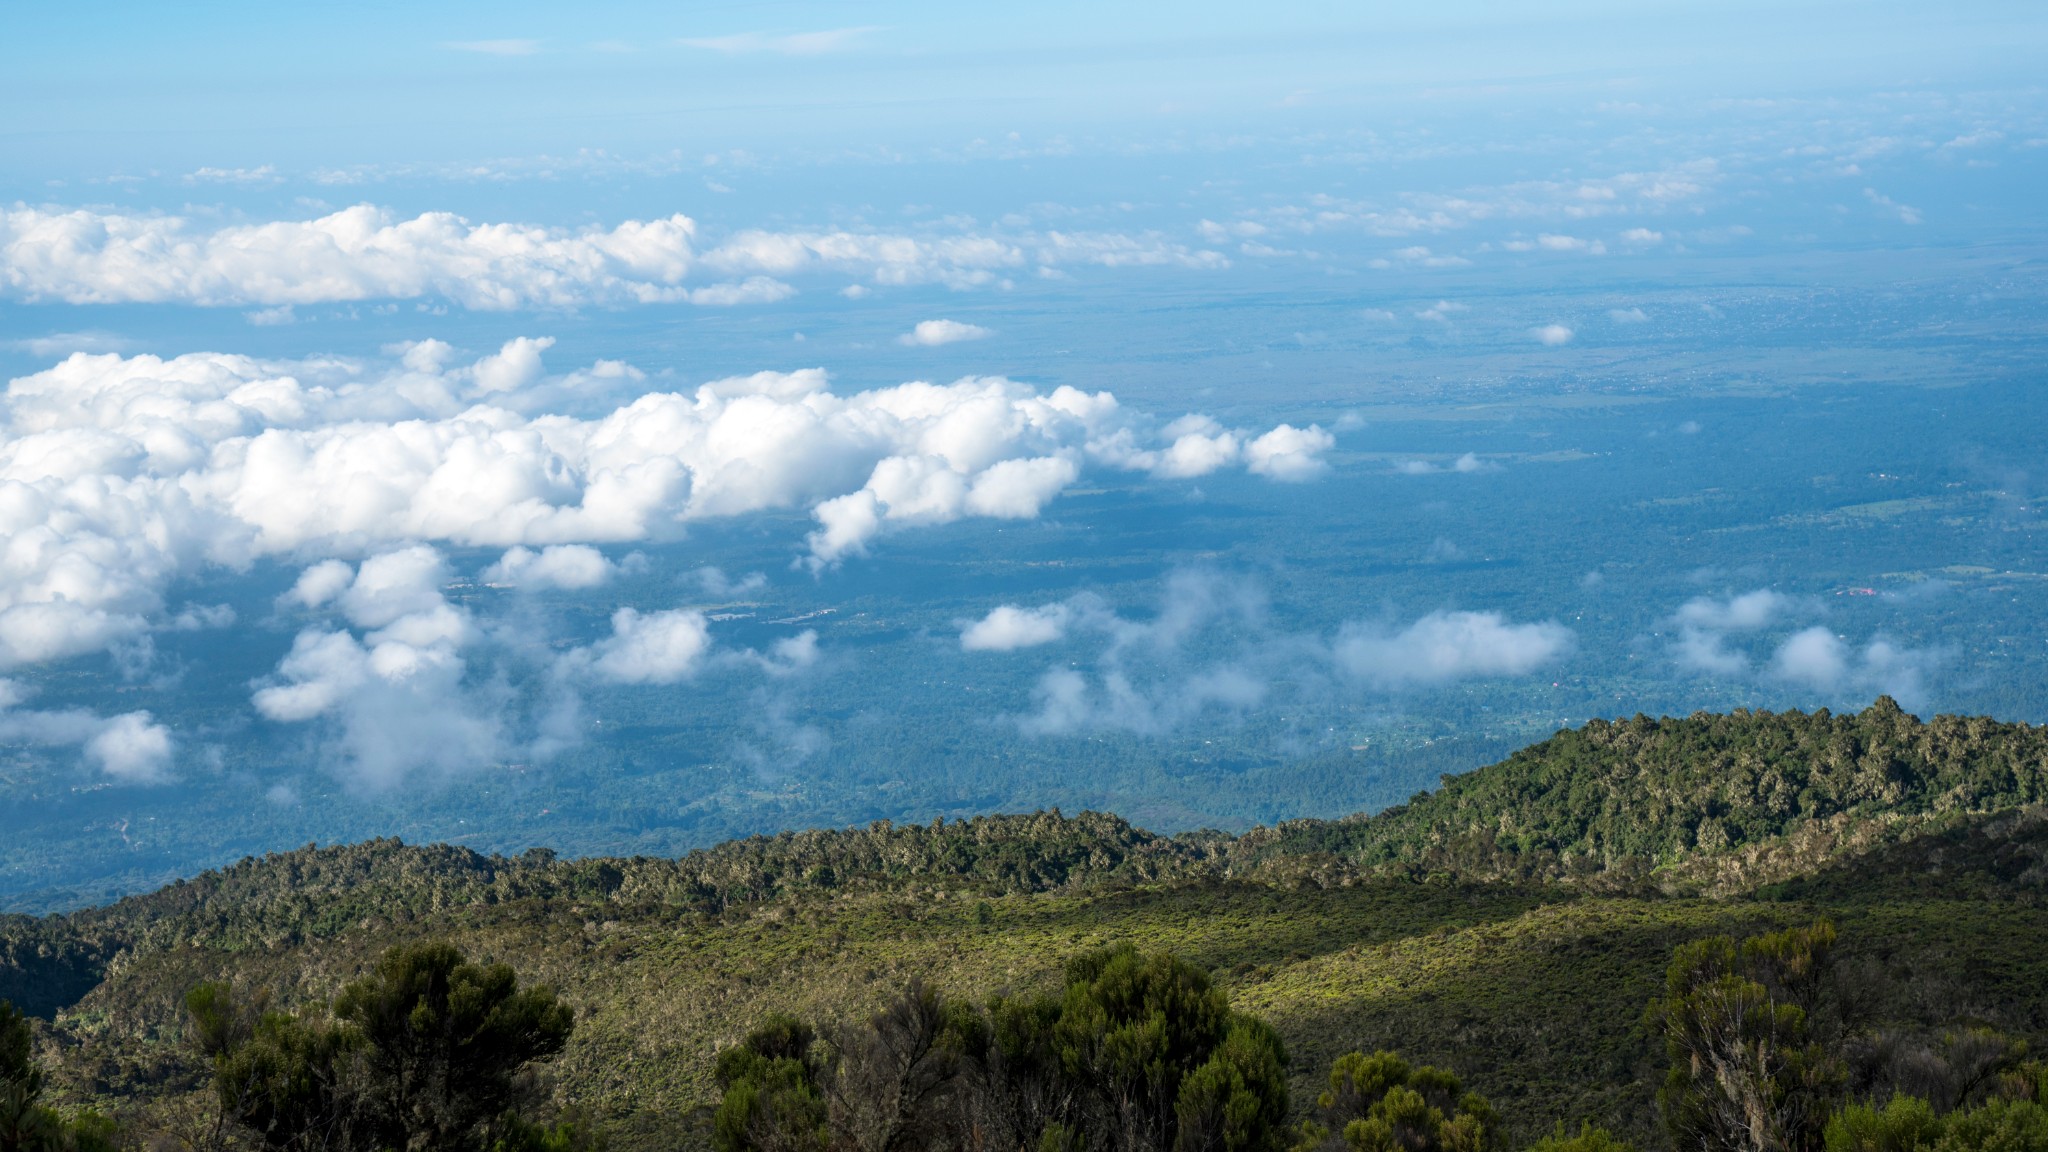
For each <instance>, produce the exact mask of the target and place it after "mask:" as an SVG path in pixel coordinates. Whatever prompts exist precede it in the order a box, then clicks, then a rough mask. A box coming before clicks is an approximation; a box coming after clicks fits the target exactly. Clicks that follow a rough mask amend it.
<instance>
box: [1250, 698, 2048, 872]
mask: <svg viewBox="0 0 2048 1152" xmlns="http://www.w3.org/2000/svg"><path fill="white" fill-rule="evenodd" d="M2043 800H2048V729H2044V728H2040V727H2030V726H2028V725H2025V724H2000V723H1998V722H1996V721H1993V720H1988V719H1985V718H1983V717H1969V718H1965V717H1961V716H1937V717H1935V718H1934V719H1933V720H1931V721H1928V722H1926V723H1922V722H1920V721H1919V720H1918V719H1916V718H1915V717H1913V716H1912V715H1911V714H1909V713H1907V712H1904V711H1902V710H1901V709H1900V708H1899V706H1898V705H1897V704H1896V703H1894V702H1893V701H1892V700H1891V699H1890V698H1889V697H1881V698H1880V699H1879V700H1878V701H1877V703H1876V704H1874V705H1872V706H1871V707H1870V708H1868V709H1866V710H1865V711H1863V712H1861V713H1858V714H1854V715H1834V714H1831V713H1829V712H1827V711H1825V710H1822V711H1819V712H1815V713H1813V714H1811V715H1808V714H1805V713H1800V712H1782V713H1770V712H1749V711H1736V712H1733V713H1729V714H1726V715H1713V714H1707V713H1700V714H1697V715H1694V716H1690V717H1687V718H1685V719H1668V718H1667V719H1662V720H1652V719H1650V718H1648V717H1644V716H1637V717H1635V718H1634V719H1632V720H1623V721H1618V722H1609V721H1605V720H1591V721H1588V722H1587V723H1586V725H1585V727H1583V728H1578V729H1567V730H1565V731H1562V732H1559V733H1558V734H1557V735H1555V736H1553V737H1551V738H1550V739H1548V740H1546V741H1544V742H1543V743H1541V744H1537V745H1534V746H1532V747H1529V748H1526V749H1523V750H1522V751H1520V752H1517V753H1515V754H1514V755H1512V756H1510V757H1508V759H1507V760H1505V761H1503V762H1501V763H1499V764H1496V765H1493V766H1492V767H1489V768H1483V769H1480V770H1479V771H1477V772H1471V773H1467V774H1465V775H1462V776H1447V777H1445V778H1444V782H1443V787H1442V788H1441V789H1439V790H1438V791H1437V792H1435V793H1433V794H1425V795H1421V796H1417V797H1416V798H1415V799H1414V800H1413V801H1411V802H1410V803H1409V804H1407V805H1405V806H1402V807H1397V808H1390V809H1388V810H1386V811H1384V812H1381V813H1379V814H1378V815H1375V816H1372V817H1371V818H1369V819H1356V820H1353V821H1343V822H1338V823H1334V824H1325V823H1316V822H1304V823H1303V824H1300V825H1283V826H1282V827H1281V829H1279V830H1278V831H1277V833H1276V834H1273V835H1270V836H1269V837H1266V838H1267V839H1268V841H1269V844H1270V847H1269V848H1268V851H1274V852H1281V853H1290V852H1303V851H1311V850H1322V851H1328V852H1333V853H1335V854H1337V855H1338V856H1340V857H1345V858H1350V859H1353V860H1355V861H1357V862H1358V864H1359V865H1360V866H1363V867H1368V868H1373V867H1382V866H1385V867H1397V868H1400V869H1404V870H1411V871H1420V872H1424V873H1426V872H1429V871H1432V870H1444V871H1454V872H1461V873H1465V874H1476V875H1502V876H1518V875H1519V876H1534V875H1543V876H1570V875H1581V874H1586V873H1589V872H1602V871H1608V870H1620V871H1622V872H1628V871H1631V870H1640V869H1645V868H1650V867H1656V866H1659V865H1666V864H1669V863H1671V862H1674V861H1676V860H1679V859H1680V858H1682V857H1685V856H1687V855H1690V854H1694V853H1718V852H1726V851H1728V850H1731V849H1735V848H1739V847H1742V846H1744V845H1752V844H1758V843H1762V842H1764V841H1767V840H1770V839H1772V838H1774V837H1778V836H1782V835H1784V834H1786V833H1787V832H1790V831H1792V830H1794V829H1795V828H1798V827H1800V826H1802V825H1807V824H1814V823H1817V822H1822V821H1826V820H1828V819H1829V818H1832V817H1835V816H1838V815H1857V814H1871V813H1878V812H1884V813H1890V814H1894V815H1904V814H1928V813H1944V812H1971V811H1988V810H1993V809H2002V808H2013V807H2018V806H2020V805H2024V804H2038V803H2041V802H2042V801H2043ZM1259 838H1261V837H1260V834H1252V835H1249V836H1247V837H1246V838H1245V839H1246V840H1256V839H1259Z"/></svg>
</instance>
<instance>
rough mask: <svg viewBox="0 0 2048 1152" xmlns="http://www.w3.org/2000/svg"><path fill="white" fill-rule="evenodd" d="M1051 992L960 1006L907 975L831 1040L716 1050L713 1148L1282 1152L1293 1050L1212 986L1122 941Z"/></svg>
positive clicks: (788, 1037)
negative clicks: (891, 994) (719, 1094)
mask: <svg viewBox="0 0 2048 1152" xmlns="http://www.w3.org/2000/svg"><path fill="white" fill-rule="evenodd" d="M1066 977H1067V978H1066V982H1065V987H1064V988H1063V989H1062V990H1061V992H1060V993H1059V994H1058V995H1037V996H1022V997H1020V996H1011V995H998V996H996V997H994V998H992V999H991V1000H989V1001H988V1002H987V1004H985V1005H975V1004H971V1003H968V1002H965V1001H960V1000H954V999H950V998H948V997H946V996H944V995H943V994H941V993H940V992H938V991H937V990H935V989H933V988H931V987H930V986H928V985H926V984H924V983H923V982H922V981H917V980H913V981H912V982H911V983H910V985H909V986H908V987H907V988H906V989H905V990H904V991H903V992H902V993H900V994H899V995H897V996H896V997H895V998H893V999H892V1000H891V1001H890V1002H889V1003H888V1004H887V1005H886V1006H885V1007H884V1008H883V1009H882V1010H881V1011H879V1012H877V1013H875V1014H874V1015H872V1016H870V1017H868V1018H867V1019H866V1020H864V1021H861V1022H860V1023H858V1024H856V1025H854V1026H852V1027H848V1028H842V1029H837V1030H834V1031H833V1032H832V1034H831V1036H830V1038H829V1039H820V1038H818V1037H817V1036H816V1035H815V1034H814V1033H813V1032H812V1030H811V1029H810V1028H809V1027H808V1026H806V1025H803V1024H801V1023H800V1022H798V1021H795V1020H792V1019H789V1018H787V1017H771V1018H770V1019H769V1020H767V1021H765V1022H764V1023H763V1024H762V1026H761V1027H760V1028H757V1029H756V1030H755V1031H754V1032H752V1033H751V1034H749V1035H748V1037H747V1038H746V1040H745V1041H744V1042H742V1043H741V1044H739V1045H735V1046H734V1047H732V1048H729V1049H727V1050H726V1051H725V1052H722V1053H720V1055H719V1058H718V1077H719V1082H720V1085H721V1086H722V1087H723V1088H724V1090H725V1094H724V1097H723V1099H722V1100H721V1102H720V1105H719V1109H718V1113H717V1115H716V1117H715V1118H714V1121H713V1141H714V1143H715V1145H716V1146H717V1147H718V1148H719V1150H720V1152H782V1150H791V1152H794V1150H798V1149H802V1150H817V1152H823V1150H827V1149H829V1150H832V1152H839V1150H841V1149H845V1150H849V1152H927V1150H930V1152H937V1150H939V1149H946V1150H951V1149H958V1148H979V1149H988V1150H991V1152H1076V1150H1078V1149H1081V1148H1083V1147H1085V1148H1086V1149H1088V1150H1089V1152H1278V1150H1279V1149H1281V1148H1284V1147H1286V1145H1287V1136H1288V1129H1287V1126H1286V1121H1287V1079H1286V1062H1287V1058H1286V1052H1285V1050H1284V1049H1283V1048H1282V1047H1281V1044H1280V1040H1279V1037H1278V1035H1277V1034H1275V1033H1274V1031H1273V1030H1272V1029H1271V1028H1270V1027H1268V1026H1266V1025H1265V1024H1264V1023H1263V1022H1261V1021H1259V1020H1256V1019H1253V1018H1251V1017H1248V1016H1244V1015H1242V1014H1240V1013H1236V1012H1233V1011H1231V1010H1230V1007H1229V1005H1228V1004H1227V1003H1226V1002H1225V1001H1224V998H1223V995H1222V993H1221V992H1220V991H1219V990H1217V989H1215V988H1214V987H1212V986H1211V984H1210V982H1209V978H1208V975H1207V974H1206V973H1204V972H1202V971H1201V970H1200V969H1198V968H1195V967H1193V966H1192V965H1189V964H1187V963H1186V962H1184V961H1181V960H1178V959H1175V958H1174V957H1171V956H1166V955H1150V956H1148V955H1144V954H1142V953H1139V952H1138V951H1137V950H1135V949H1133V948H1129V947H1121V948H1112V949H1107V950H1104V951H1101V952H1094V953H1089V954H1087V955H1085V956H1081V957H1077V958H1075V959H1074V960H1073V961H1072V962H1070V963H1069V964H1068V965H1067V970H1066Z"/></svg>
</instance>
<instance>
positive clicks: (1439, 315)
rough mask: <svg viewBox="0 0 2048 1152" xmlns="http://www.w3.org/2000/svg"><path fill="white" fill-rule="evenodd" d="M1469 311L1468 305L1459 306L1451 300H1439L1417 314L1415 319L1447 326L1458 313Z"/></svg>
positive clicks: (1469, 306) (1470, 308) (1470, 307)
mask: <svg viewBox="0 0 2048 1152" xmlns="http://www.w3.org/2000/svg"><path fill="white" fill-rule="evenodd" d="M1471 310H1472V306H1471V305H1469V304H1459V303H1457V302H1455V301H1451V300H1439V301H1437V302H1436V303H1434V304H1432V305H1430V306H1429V307H1427V308H1424V309H1423V310H1422V311H1420V312H1417V313H1416V314H1415V318H1416V319H1418V320H1428V321H1431V322H1433V323H1437V324H1449V323H1450V322H1451V317H1452V316H1454V315H1456V314H1457V313H1459V312H1470V311H1471Z"/></svg>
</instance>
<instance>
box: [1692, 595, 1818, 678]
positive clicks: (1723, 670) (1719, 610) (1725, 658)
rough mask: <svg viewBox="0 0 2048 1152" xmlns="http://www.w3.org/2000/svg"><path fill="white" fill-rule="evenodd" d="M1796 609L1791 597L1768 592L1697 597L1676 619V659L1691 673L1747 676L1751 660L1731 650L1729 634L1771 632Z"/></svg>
mask: <svg viewBox="0 0 2048 1152" xmlns="http://www.w3.org/2000/svg"><path fill="white" fill-rule="evenodd" d="M1796 607H1797V604H1796V602H1795V601H1794V600H1793V599H1792V598H1791V597H1789V596H1786V595H1784V594H1783V593H1779V592H1773V591H1771V590H1770V589H1768V588H1758V589H1756V590H1754V591H1750V592H1743V593H1738V594H1735V595H1730V596H1726V597H1721V598H1716V597H1712V596H1696V597H1694V598H1693V599H1691V600H1688V601H1686V602H1685V603H1684V604H1682V605H1680V606H1679V609H1678V611H1677V612H1676V613H1674V614H1673V616H1672V620H1673V622H1674V623H1676V624H1677V625H1678V639H1677V640H1675V641H1674V642H1673V643H1672V648H1671V655H1672V659H1673V660H1675V661H1676V662H1677V664H1678V666H1679V667H1680V668H1682V669H1685V670H1686V671H1690V672H1702V673H1705V674H1707V675H1710V676H1722V677H1734V676H1741V675H1744V674H1746V673H1747V672H1748V671H1749V668H1750V660H1749V657H1748V656H1747V655H1746V654H1744V653H1742V652H1739V651H1735V650H1733V649H1730V648H1729V647H1728V646H1727V634H1728V633H1730V632H1755V631H1758V630H1761V629H1764V628H1768V627H1770V626H1771V625H1773V624H1776V623H1778V622H1779V621H1781V620H1783V619H1784V618H1785V617H1786V616H1788V615H1790V614H1792V612H1793V611H1794V610H1795V609H1796Z"/></svg>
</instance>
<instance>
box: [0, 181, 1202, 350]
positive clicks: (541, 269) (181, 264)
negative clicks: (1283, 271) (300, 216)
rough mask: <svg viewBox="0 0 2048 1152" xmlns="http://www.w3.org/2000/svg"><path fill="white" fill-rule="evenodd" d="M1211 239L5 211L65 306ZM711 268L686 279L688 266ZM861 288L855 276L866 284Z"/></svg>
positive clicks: (1088, 259)
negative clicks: (703, 237)
mask: <svg viewBox="0 0 2048 1152" xmlns="http://www.w3.org/2000/svg"><path fill="white" fill-rule="evenodd" d="M1229 263H1230V262H1229V260H1227V259H1225V258H1224V257H1223V256H1221V255H1220V254H1218V253H1215V252H1211V251H1205V250H1198V249H1191V248H1189V247H1187V246H1186V245H1183V244H1179V243H1176V242H1174V241H1173V240H1171V239H1169V238H1167V237H1165V236H1162V235H1160V234H1157V233H1143V234H1137V235H1130V234H1124V233H1117V232H1061V231H1048V232H1019V233H1014V234H1010V233H1006V234H993V235H992V234H980V233H974V232H959V233H952V234H947V233H943V232H938V233H933V234H929V235H922V236H912V235H905V234H901V233H882V232H850V231H835V232H814V231H789V232H770V231H762V230H749V231H742V232H739V233H735V234H733V235H732V236H730V237H727V238H726V239H725V240H724V241H723V242H721V243H718V244H716V245H715V246H713V247H711V248H709V249H703V250H700V248H699V245H698V237H697V224H696V222H695V221H693V220H692V219H690V218H689V217H688V216H683V215H672V216H669V217H666V218H664V219H655V220H645V221H641V220H628V221H626V222H625V223H622V224H619V225H618V226H616V227H614V228H611V229H608V230H607V229H604V228H601V227H587V228H580V229H564V228H545V227H540V226H537V225H530V224H513V223H472V222H470V221H469V220H466V219H464V218H463V217H460V216H457V215H455V214H453V213H449V212H427V213H423V214H421V215H419V216H415V217H412V218H410V219H402V218H400V217H398V216H396V215H394V214H393V213H391V212H390V211H388V210H386V209H382V208H378V207H376V206H374V205H369V204H358V205H355V206H354V207H350V208H344V209H342V210H340V211H337V212H332V213H329V214H328V215H325V216H321V217H318V218H316V219H312V220H277V221H269V222H265V223H258V224H234V225H226V226H221V227H217V228H214V229H212V230H207V229H205V228H203V227H201V226H199V225H197V224H195V223H194V222H193V221H191V220H187V219H184V218H182V217H177V216H139V215H125V214H121V213H106V212H96V211H91V210H86V209H75V210H71V211H63V210H58V209H45V208H30V207H26V206H16V207H14V208H0V294H4V295H5V296H7V297H11V298H14V299H19V300H28V301H43V300H61V301H64V302H66V303H71V304H117V303H179V304H197V305H203V306H252V305H253V306H260V308H261V310H260V311H257V312H252V313H251V314H250V315H251V319H252V320H254V321H257V322H269V323H283V322H286V321H287V320H288V319H291V318H295V317H294V314H293V313H292V312H290V311H289V309H290V307H291V306H294V305H297V306H306V305H312V304H322V303H349V302H355V301H369V300H407V299H417V298H422V297H438V298H444V299H447V300H450V301H453V302H454V303H457V304H460V305H462V306H463V307H466V308H472V309H479V310H506V309H521V308H526V309H532V308H575V307H581V306H586V305H627V304H660V303H677V302H688V303H693V304H700V305H706V306H715V307H731V306H737V305H746V304H766V303H773V302H774V301H777V300H782V299H785V298H787V297H789V296H790V295H792V294H794V293H795V292H796V288H795V287H794V286H793V285H791V284H789V283H787V281H788V279H789V278H791V277H796V276H802V275H825V276H833V277H843V276H852V277H855V278H857V279H860V280H866V281H868V282H870V283H873V284H877V285H912V284H943V285H946V286H948V287H954V288H969V287H975V286H978V285H995V284H1002V283H1007V282H1009V278H1010V277H1012V276H1015V275H1019V274H1029V273H1033V272H1035V271H1037V270H1042V269H1056V268H1059V267H1062V266H1072V265H1090V266H1095V267H1102V268H1130V267H1183V268H1192V269H1208V268H1224V267H1228V266H1229ZM707 277H708V278H711V279H713V280H714V281H715V282H713V283H710V284H706V285H702V286H695V287H693V286H691V285H690V284H688V283H686V281H689V280H695V279H702V278H707ZM855 287H858V285H855Z"/></svg>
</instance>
